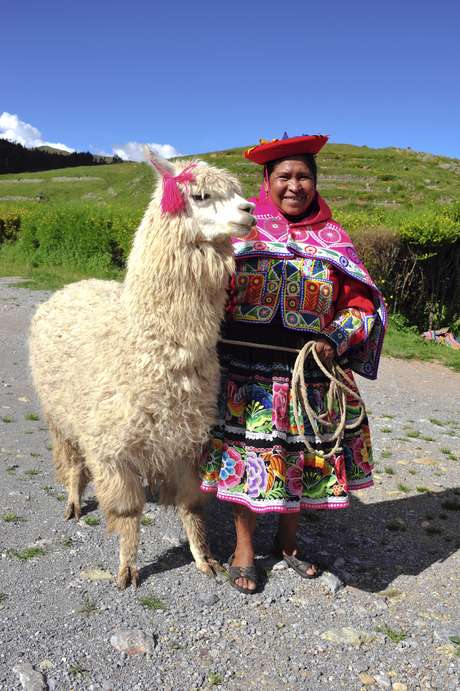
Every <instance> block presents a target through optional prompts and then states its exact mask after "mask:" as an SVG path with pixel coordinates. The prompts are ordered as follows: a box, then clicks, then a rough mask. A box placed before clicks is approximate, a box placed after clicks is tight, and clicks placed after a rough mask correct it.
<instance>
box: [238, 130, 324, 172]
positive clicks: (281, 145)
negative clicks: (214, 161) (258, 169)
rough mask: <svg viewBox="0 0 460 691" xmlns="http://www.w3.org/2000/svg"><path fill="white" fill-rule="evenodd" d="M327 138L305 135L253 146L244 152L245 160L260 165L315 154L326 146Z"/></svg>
mask: <svg viewBox="0 0 460 691" xmlns="http://www.w3.org/2000/svg"><path fill="white" fill-rule="evenodd" d="M328 139H329V137H327V136H325V135H323V134H313V135H306V136H303V137H290V138H289V139H277V140H276V141H274V142H267V143H263V144H259V146H253V147H252V148H251V149H248V150H247V151H245V152H244V156H245V158H247V159H249V161H253V162H254V163H260V164H261V165H263V164H265V163H268V162H269V161H276V160H277V159H279V158H287V157H289V156H299V155H301V154H317V153H318V151H320V150H321V149H322V148H323V146H324V145H325V144H326V142H327V140H328Z"/></svg>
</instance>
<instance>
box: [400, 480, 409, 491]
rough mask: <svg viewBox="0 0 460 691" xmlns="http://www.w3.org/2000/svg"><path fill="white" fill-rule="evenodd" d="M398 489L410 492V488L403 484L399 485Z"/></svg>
mask: <svg viewBox="0 0 460 691" xmlns="http://www.w3.org/2000/svg"><path fill="white" fill-rule="evenodd" d="M398 489H399V491H400V492H410V487H408V486H407V485H404V484H403V483H402V482H400V483H399V484H398Z"/></svg>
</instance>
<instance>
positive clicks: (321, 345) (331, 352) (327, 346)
mask: <svg viewBox="0 0 460 691" xmlns="http://www.w3.org/2000/svg"><path fill="white" fill-rule="evenodd" d="M316 352H317V353H318V355H319V359H320V360H321V362H323V363H324V364H325V365H328V364H329V363H331V362H332V360H333V359H334V357H335V348H334V346H333V345H332V344H331V343H330V342H329V341H327V340H326V339H325V338H320V339H319V340H318V341H316Z"/></svg>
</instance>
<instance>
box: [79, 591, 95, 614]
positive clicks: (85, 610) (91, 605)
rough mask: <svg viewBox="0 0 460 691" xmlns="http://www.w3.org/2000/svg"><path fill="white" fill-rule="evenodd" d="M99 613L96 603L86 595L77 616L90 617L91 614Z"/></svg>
mask: <svg viewBox="0 0 460 691" xmlns="http://www.w3.org/2000/svg"><path fill="white" fill-rule="evenodd" d="M98 611H99V610H98V608H97V605H96V602H95V601H94V600H93V599H92V598H90V596H89V595H85V596H84V598H83V600H82V603H81V605H80V607H79V608H78V609H77V614H83V615H85V616H89V615H90V614H96V612H98Z"/></svg>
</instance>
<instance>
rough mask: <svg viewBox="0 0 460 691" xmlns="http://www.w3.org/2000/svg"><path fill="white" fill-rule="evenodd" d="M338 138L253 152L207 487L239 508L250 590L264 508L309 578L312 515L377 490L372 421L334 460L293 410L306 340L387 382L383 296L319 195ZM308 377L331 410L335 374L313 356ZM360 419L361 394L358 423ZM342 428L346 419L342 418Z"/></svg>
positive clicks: (313, 394) (282, 545) (238, 560)
mask: <svg viewBox="0 0 460 691" xmlns="http://www.w3.org/2000/svg"><path fill="white" fill-rule="evenodd" d="M326 141H327V137H323V136H319V135H315V136H302V137H293V138H288V137H287V135H285V138H283V139H281V140H274V141H273V142H264V143H262V144H261V145H259V146H256V147H253V148H252V149H249V151H247V152H246V153H245V156H246V158H248V159H249V160H251V161H254V162H255V163H258V164H262V165H264V182H263V185H262V189H261V192H260V194H259V197H258V198H257V199H255V200H251V201H255V204H256V207H255V210H254V211H253V214H254V216H255V217H256V219H257V224H256V226H255V227H253V229H252V230H251V231H250V233H249V234H248V235H247V236H246V237H245V238H243V239H242V240H241V239H238V240H235V242H234V251H235V257H236V273H235V276H234V277H233V279H232V290H231V296H230V300H229V306H228V312H227V314H228V317H227V320H226V323H225V325H224V329H223V338H222V342H221V344H220V357H221V364H222V381H221V389H220V401H219V420H218V424H217V425H216V427H215V428H214V430H213V432H212V435H211V442H210V445H209V449H207V452H206V456H205V459H204V464H203V482H202V489H203V491H207V492H216V493H217V497H218V498H219V499H221V500H223V501H229V502H232V503H233V505H234V519H235V528H236V539H237V542H236V547H235V551H234V553H233V555H232V557H231V558H230V566H229V575H230V582H231V584H232V585H233V586H234V587H235V588H237V589H238V590H239V591H241V592H243V593H247V594H249V593H253V592H255V591H256V589H257V572H256V570H255V568H254V546H253V534H254V530H255V525H256V515H257V513H262V512H278V513H279V514H280V518H279V524H278V532H277V535H276V537H275V544H274V551H275V552H276V553H277V554H279V556H282V557H283V558H284V560H285V561H286V563H287V564H288V565H289V566H290V567H292V568H293V569H295V571H296V572H297V573H299V575H300V576H302V577H304V578H312V577H314V576H316V575H317V572H318V569H317V566H316V565H315V564H314V563H310V562H309V561H306V560H304V559H301V558H300V555H299V554H298V546H297V541H296V535H297V528H298V524H299V516H300V510H310V509H337V508H344V507H347V506H348V504H349V492H350V490H352V489H363V488H364V487H369V486H371V485H372V450H371V444H370V436H369V427H368V422H367V418H366V416H365V415H364V418H363V420H362V422H361V423H360V424H359V425H358V427H357V428H356V429H353V430H349V431H348V432H346V434H345V438H344V440H343V443H342V450H341V451H338V452H337V453H336V454H334V455H333V456H331V457H330V458H329V459H328V460H325V459H324V455H321V454H319V453H311V452H308V450H307V448H306V446H305V444H304V443H303V441H302V435H305V436H306V437H307V439H308V440H309V442H310V444H311V445H312V446H313V448H314V449H315V450H316V449H317V450H318V452H319V451H320V450H323V451H324V452H327V451H328V450H329V449H331V448H332V443H329V444H328V443H327V440H326V442H324V439H323V440H322V443H319V440H318V439H315V437H314V434H313V429H312V427H311V425H310V423H309V421H308V418H307V417H306V416H304V417H303V425H301V426H302V427H303V429H300V430H299V429H298V428H297V425H296V421H295V415H294V410H293V405H292V392H291V386H290V384H291V378H292V370H293V365H294V362H295V359H296V356H297V351H298V350H299V349H300V348H302V346H303V345H304V344H305V342H306V341H308V340H311V339H314V340H315V341H316V344H315V348H316V352H317V354H318V356H319V358H320V359H321V361H322V362H323V363H325V365H326V366H327V365H328V363H330V362H331V361H332V359H333V358H336V359H337V360H338V361H339V362H340V364H341V366H342V367H343V368H344V369H345V372H346V374H347V375H348V377H350V378H351V379H352V378H353V375H352V370H354V371H356V372H359V373H360V374H362V375H364V376H367V377H369V378H375V377H376V373H377V366H378V360H379V355H380V350H381V345H382V339H383V333H384V325H385V308H384V304H383V300H382V298H381V295H380V293H379V291H378V289H377V288H376V287H375V285H374V284H373V283H372V280H371V279H370V276H369V274H368V273H367V271H366V269H365V268H364V267H363V265H362V263H361V261H360V260H359V258H358V256H357V254H356V251H355V250H354V248H353V245H352V243H351V241H350V239H349V237H348V236H347V235H346V233H345V231H344V230H343V229H342V228H341V227H340V226H339V224H338V223H336V222H335V221H333V220H332V218H331V212H330V209H329V207H328V205H327V204H326V202H325V201H324V200H323V199H322V198H321V196H320V195H319V193H318V191H317V189H316V162H315V158H314V155H315V154H316V153H318V151H319V150H320V149H321V148H322V147H323V146H324V144H325V143H326ZM304 374H305V380H306V382H307V391H308V400H309V403H310V405H311V406H312V407H313V408H314V410H315V411H316V412H317V413H324V412H325V411H326V410H327V405H326V393H327V389H328V384H329V382H328V379H327V378H326V377H325V376H324V374H323V373H322V372H321V371H320V369H319V368H318V366H317V365H316V363H314V362H313V361H311V360H308V361H307V362H306V364H305V370H304ZM356 391H357V389H356ZM359 413H360V408H359V405H358V404H357V402H356V399H353V398H351V397H349V398H348V399H347V416H346V420H347V424H350V423H352V422H353V420H355V421H356V420H357V419H358V415H359ZM297 419H299V418H297ZM330 421H331V422H332V423H337V421H338V413H337V411H336V412H334V413H333V414H332V416H331V419H330Z"/></svg>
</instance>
